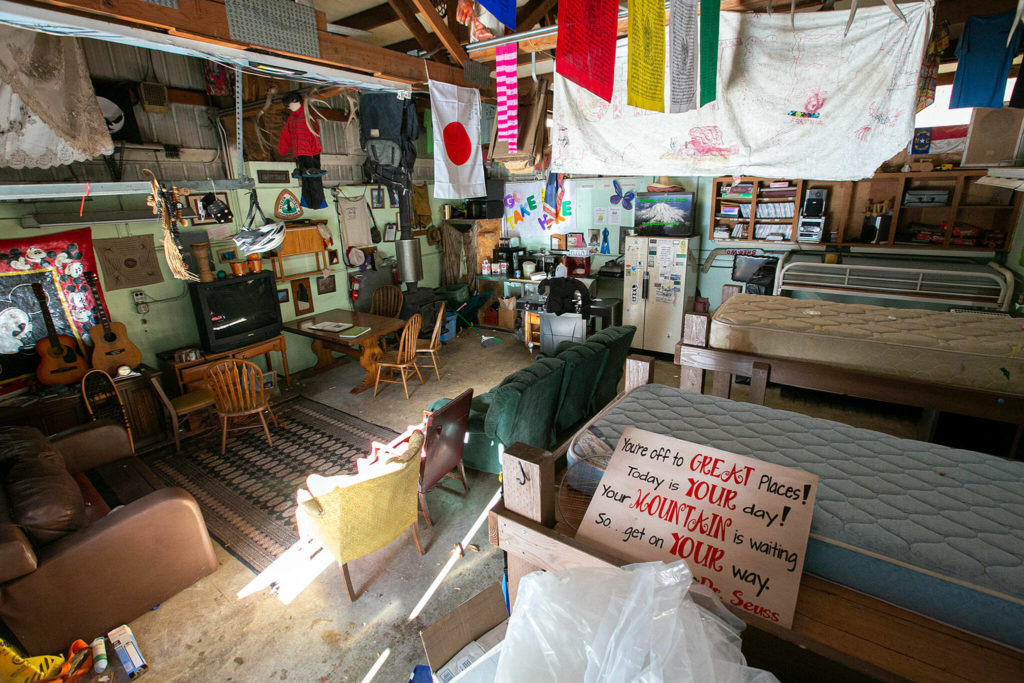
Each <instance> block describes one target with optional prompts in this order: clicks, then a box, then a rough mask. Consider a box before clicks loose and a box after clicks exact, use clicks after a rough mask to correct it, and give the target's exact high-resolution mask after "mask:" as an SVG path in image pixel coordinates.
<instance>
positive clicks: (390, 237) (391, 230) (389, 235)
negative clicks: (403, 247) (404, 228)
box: [384, 223, 398, 242]
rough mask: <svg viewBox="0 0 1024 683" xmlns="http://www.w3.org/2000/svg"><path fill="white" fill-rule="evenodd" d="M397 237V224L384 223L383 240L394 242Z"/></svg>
mask: <svg viewBox="0 0 1024 683" xmlns="http://www.w3.org/2000/svg"><path fill="white" fill-rule="evenodd" d="M397 237H398V225H397V224H395V223H385V224H384V241H385V242H394V241H395V239H396V238H397Z"/></svg>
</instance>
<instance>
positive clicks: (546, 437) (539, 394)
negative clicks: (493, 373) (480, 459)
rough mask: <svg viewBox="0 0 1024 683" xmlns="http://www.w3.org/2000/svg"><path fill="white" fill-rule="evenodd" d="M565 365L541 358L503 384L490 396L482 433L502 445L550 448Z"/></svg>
mask: <svg viewBox="0 0 1024 683" xmlns="http://www.w3.org/2000/svg"><path fill="white" fill-rule="evenodd" d="M564 375H565V361H563V360H559V359H557V358H541V359H539V360H536V361H534V362H533V363H531V364H530V365H527V366H526V367H525V368H523V369H522V370H517V371H516V372H513V373H512V374H511V375H509V376H508V377H506V378H505V379H504V380H502V382H501V384H499V385H498V386H497V387H495V388H494V389H492V390H491V391H489V392H487V393H492V394H493V398H492V399H491V405H490V409H489V410H488V411H487V416H486V417H485V418H484V432H485V433H486V434H487V435H488V436H491V437H493V438H495V439H497V440H498V441H500V442H501V443H502V444H504V445H506V446H510V445H512V444H514V443H516V442H517V441H522V442H523V443H525V444H529V445H530V446H534V447H536V448H550V447H551V445H552V441H553V440H554V428H555V417H556V414H557V411H558V401H559V399H560V398H561V395H562V378H563V377H564Z"/></svg>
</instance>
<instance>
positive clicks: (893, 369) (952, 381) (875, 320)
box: [710, 294, 1024, 396]
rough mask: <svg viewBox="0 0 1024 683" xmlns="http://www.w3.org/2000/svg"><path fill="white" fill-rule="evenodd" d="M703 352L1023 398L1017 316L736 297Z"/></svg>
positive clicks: (1022, 336)
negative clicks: (785, 361) (710, 350)
mask: <svg viewBox="0 0 1024 683" xmlns="http://www.w3.org/2000/svg"><path fill="white" fill-rule="evenodd" d="M710 343H711V347H712V348H715V349H722V350H726V351H741V352H743V353H751V354H756V355H759V356H765V357H769V358H785V359H789V360H806V361H813V362H817V363H827V364H829V365H834V366H837V367H842V368H847V369H852V370H860V371H863V372H869V373H872V374H882V375H893V376H896V377H901V378H906V379H915V380H921V381H926V382H933V383H937V384H946V385H950V386H955V387H964V388H969V389H984V390H989V391H999V392H1003V393H1007V394H1012V395H1018V396H1024V329H1022V328H1021V320H1020V319H1019V318H1005V317H1000V316H992V315H984V314H975V313H946V312H942V311H926V310H922V309H916V308H910V309H907V308H886V307H883V306H865V305H859V304H842V303H835V302H831V301H807V300H802V299H789V298H785V297H778V296H755V295H751V294H738V295H736V296H733V297H732V298H730V299H729V300H728V301H727V302H725V303H724V304H722V305H721V306H719V307H718V309H717V310H716V311H715V313H714V315H713V316H712V317H711V340H710Z"/></svg>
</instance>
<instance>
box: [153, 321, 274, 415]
mask: <svg viewBox="0 0 1024 683" xmlns="http://www.w3.org/2000/svg"><path fill="white" fill-rule="evenodd" d="M271 351H277V352H278V353H280V354H281V365H282V366H283V367H284V379H285V381H286V382H287V383H288V386H291V385H292V375H291V372H289V370H288V348H287V346H286V345H285V342H284V335H283V334H279V335H277V336H276V337H271V338H270V339H264V340H263V341H258V342H254V343H252V344H247V345H245V346H239V347H238V348H236V349H230V350H228V351H221V352H220V353H203V354H202V355H200V356H199V358H197V359H196V360H189V361H176V360H173V359H165V360H162V361H161V366H162V367H165V368H167V369H168V370H170V374H171V376H173V377H174V381H175V385H176V387H177V394H184V393H186V392H188V391H194V390H196V389H200V388H202V387H205V386H206V374H207V372H208V371H209V369H210V366H211V365H213V364H214V363H217V362H219V361H222V360H228V359H231V358H237V359H240V360H251V359H253V358H256V357H257V356H263V358H264V360H266V362H267V371H268V372H273V370H274V366H273V365H272V364H271V362H270V352H271ZM164 387H165V388H166V387H167V385H166V384H165V385H164ZM177 394H176V395H177ZM161 414H162V412H161Z"/></svg>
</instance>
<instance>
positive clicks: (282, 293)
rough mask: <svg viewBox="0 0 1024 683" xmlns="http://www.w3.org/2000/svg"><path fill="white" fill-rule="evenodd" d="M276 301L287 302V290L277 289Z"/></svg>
mask: <svg viewBox="0 0 1024 683" xmlns="http://www.w3.org/2000/svg"><path fill="white" fill-rule="evenodd" d="M277 303H279V304H286V303H288V290H287V289H279V290H277Z"/></svg>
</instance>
